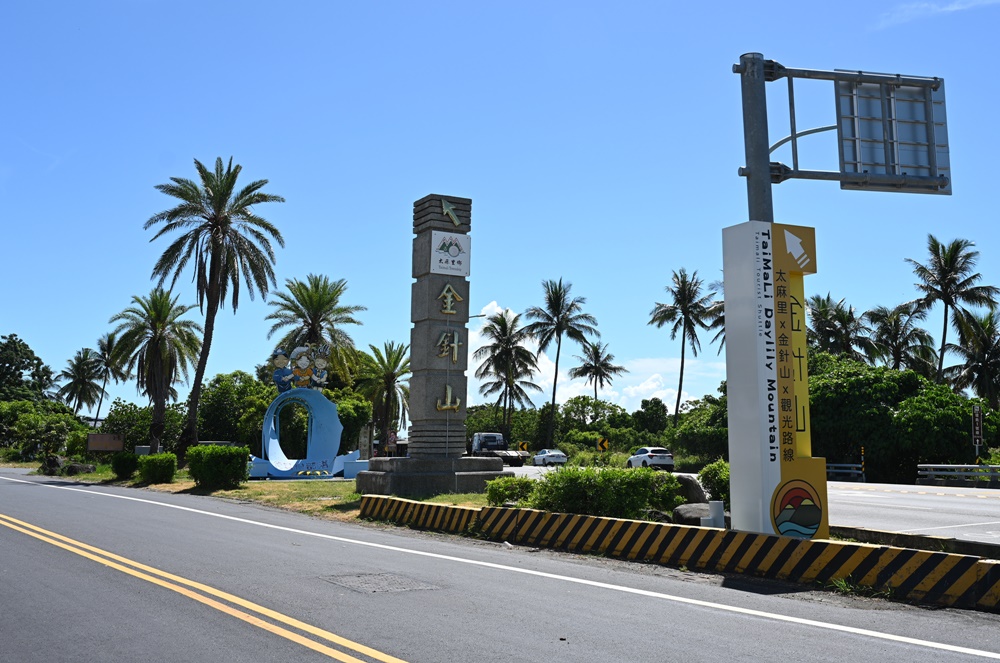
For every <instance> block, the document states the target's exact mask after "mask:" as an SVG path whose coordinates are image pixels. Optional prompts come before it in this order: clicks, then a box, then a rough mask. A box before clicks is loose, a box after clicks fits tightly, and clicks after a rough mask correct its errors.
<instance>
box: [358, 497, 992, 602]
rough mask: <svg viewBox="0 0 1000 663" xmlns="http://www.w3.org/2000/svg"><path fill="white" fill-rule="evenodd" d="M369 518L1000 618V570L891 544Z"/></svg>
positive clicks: (443, 508) (459, 517)
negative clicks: (880, 594) (873, 593)
mask: <svg viewBox="0 0 1000 663" xmlns="http://www.w3.org/2000/svg"><path fill="white" fill-rule="evenodd" d="M361 517H362V518H370V519H375V520H386V521H389V522H393V523H396V524H398V525H405V526H409V527H414V528H420V529H432V530H437V531H444V532H452V533H462V532H470V531H475V532H478V534H479V535H481V536H483V537H484V538H486V539H489V540H492V541H507V542H510V543H516V544H520V545H528V546H536V547H546V548H553V549H556V550H565V551H568V552H575V553H590V554H601V555H606V556H608V557H615V558H618V559H624V560H634V561H644V562H654V563H657V564H663V565H665V566H672V567H684V568H689V569H699V570H704V571H712V572H721V573H745V574H749V575H754V576H759V577H763V578H772V579H777V580H789V581H793V582H799V583H819V584H822V585H824V586H826V585H829V584H830V583H832V582H834V581H846V582H848V583H850V584H853V585H856V586H860V587H871V588H874V589H876V590H880V591H881V590H885V591H887V592H889V593H890V594H891V595H892V597H893V598H896V599H902V600H908V601H919V602H922V603H928V604H933V605H943V606H950V607H959V608H972V609H975V610H983V611H987V612H1000V561H993V560H986V559H983V558H981V557H976V556H972V555H957V554H952V553H944V552H931V551H926V550H916V549H912V548H899V547H893V546H885V545H874V544H865V543H854V542H845V541H826V540H815V541H814V540H810V539H796V538H791V537H783V536H772V535H767V534H756V533H752V532H738V531H733V530H723V529H715V528H708V527H692V526H688V525H672V524H667V523H654V522H647V521H640V520H623V519H616V518H600V517H597V516H584V515H580V514H566V513H550V512H547V511H538V510H535V509H515V508H508V507H484V508H482V509H473V508H469V507H458V506H447V505H442V504H429V503H425V502H417V501H414V500H404V499H400V498H396V497H388V496H384V495H364V496H362V498H361Z"/></svg>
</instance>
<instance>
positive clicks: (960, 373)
mask: <svg viewBox="0 0 1000 663" xmlns="http://www.w3.org/2000/svg"><path fill="white" fill-rule="evenodd" d="M955 317H956V320H957V322H958V336H959V344H958V345H956V344H954V343H949V344H948V350H950V351H951V352H954V353H955V354H957V355H958V356H959V357H960V358H961V359H962V363H961V364H959V365H957V366H952V367H950V368H949V369H947V371H946V375H947V377H948V378H949V382H951V384H952V385H953V386H954V387H955V388H956V389H972V392H973V393H974V394H976V396H978V397H980V398H982V399H984V400H985V401H986V402H987V403H988V404H989V406H990V407H991V408H993V409H994V410H997V409H1000V317H998V316H997V310H996V309H995V308H991V309H990V310H989V311H988V312H987V313H985V314H982V315H977V314H975V313H972V312H970V311H964V310H960V311H959V312H958V313H957V314H956V316H955Z"/></svg>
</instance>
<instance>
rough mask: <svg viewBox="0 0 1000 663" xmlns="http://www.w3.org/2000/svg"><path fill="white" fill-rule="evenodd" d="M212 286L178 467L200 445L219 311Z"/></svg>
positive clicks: (179, 448)
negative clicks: (200, 413) (204, 394)
mask: <svg viewBox="0 0 1000 663" xmlns="http://www.w3.org/2000/svg"><path fill="white" fill-rule="evenodd" d="M211 271H212V273H213V274H212V275H213V277H214V276H215V272H216V271H217V268H216V266H215V258H214V257H213V259H212V269H211ZM214 284H215V280H214V279H213V281H212V284H211V285H209V287H208V308H207V310H206V311H205V336H204V337H203V338H202V341H201V354H200V355H199V356H198V367H197V368H196V369H195V371H194V383H193V384H192V385H191V394H190V395H189V396H188V412H187V423H185V425H184V430H183V432H181V439H180V442H179V443H178V444H177V465H178V467H183V466H184V463H185V455H186V454H187V450H188V449H190V448H191V447H193V446H195V445H196V444H198V402H199V401H200V400H201V383H202V381H203V380H204V379H205V367H206V366H207V365H208V353H209V352H210V351H211V349H212V336H213V335H214V334H215V314H216V313H217V312H218V310H219V297H220V294H219V288H218V287H217V286H216V285H214Z"/></svg>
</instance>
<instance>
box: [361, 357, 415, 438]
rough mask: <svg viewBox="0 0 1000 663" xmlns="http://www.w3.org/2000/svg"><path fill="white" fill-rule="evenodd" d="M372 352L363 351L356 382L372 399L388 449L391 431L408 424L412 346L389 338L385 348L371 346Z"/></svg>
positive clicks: (377, 426) (376, 426)
mask: <svg viewBox="0 0 1000 663" xmlns="http://www.w3.org/2000/svg"><path fill="white" fill-rule="evenodd" d="M368 347H369V348H370V349H371V351H372V354H371V355H368V354H365V353H362V355H361V358H362V362H361V367H360V372H359V375H358V378H357V381H356V382H355V386H356V388H357V390H358V391H359V392H361V393H362V394H363V395H364V396H365V397H366V398H368V399H369V400H370V401H371V402H372V411H373V413H374V417H373V419H374V422H375V428H377V429H378V432H379V440H381V442H382V448H383V449H385V448H386V445H388V443H389V433H390V432H394V431H397V430H399V429H400V428H403V427H404V426H406V413H407V411H408V405H407V404H408V402H409V399H410V388H409V385H408V384H407V383H406V376H408V375H409V374H410V346H409V345H408V344H406V343H400V344H398V345H397V344H396V343H394V342H392V341H386V342H385V346H384V348H385V349H384V351H383V350H379V349H378V348H377V347H375V346H374V345H369V346H368Z"/></svg>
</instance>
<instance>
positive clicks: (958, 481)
mask: <svg viewBox="0 0 1000 663" xmlns="http://www.w3.org/2000/svg"><path fill="white" fill-rule="evenodd" d="M917 483H918V484H921V485H925V486H975V487H978V488H1000V465H917Z"/></svg>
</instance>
